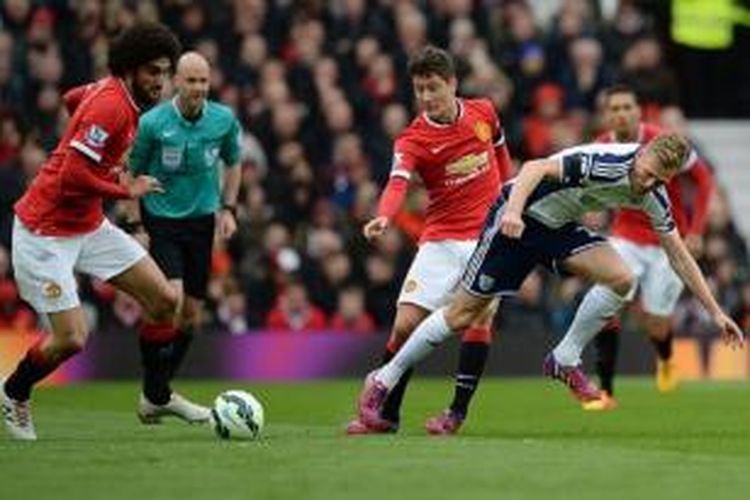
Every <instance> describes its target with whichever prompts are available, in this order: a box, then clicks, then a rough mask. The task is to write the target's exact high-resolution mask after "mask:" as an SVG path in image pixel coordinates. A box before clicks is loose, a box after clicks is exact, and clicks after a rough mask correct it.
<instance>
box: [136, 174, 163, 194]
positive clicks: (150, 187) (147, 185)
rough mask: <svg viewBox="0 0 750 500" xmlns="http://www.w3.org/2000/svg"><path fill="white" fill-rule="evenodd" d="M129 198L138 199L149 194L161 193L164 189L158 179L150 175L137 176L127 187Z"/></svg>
mask: <svg viewBox="0 0 750 500" xmlns="http://www.w3.org/2000/svg"><path fill="white" fill-rule="evenodd" d="M128 189H129V190H130V197H131V198H140V197H141V196H144V195H146V194H149V193H163V192H164V188H163V187H162V185H161V182H159V179H157V178H156V177H152V176H150V175H139V176H138V177H136V178H135V179H133V181H132V182H131V183H130V185H129V186H128Z"/></svg>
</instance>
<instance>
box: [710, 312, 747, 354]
mask: <svg viewBox="0 0 750 500" xmlns="http://www.w3.org/2000/svg"><path fill="white" fill-rule="evenodd" d="M714 322H715V323H716V326H718V327H719V333H720V335H721V339H722V340H723V341H724V343H725V344H727V345H729V346H730V347H732V348H733V349H736V348H738V347H742V345H743V344H744V343H745V334H744V333H743V332H742V329H741V328H740V327H739V325H737V323H735V322H734V320H733V319H732V318H730V317H729V316H727V315H726V314H724V313H723V312H722V313H720V314H718V315H717V316H716V317H715V318H714Z"/></svg>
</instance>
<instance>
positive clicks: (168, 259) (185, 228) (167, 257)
mask: <svg viewBox="0 0 750 500" xmlns="http://www.w3.org/2000/svg"><path fill="white" fill-rule="evenodd" d="M141 212H142V215H143V225H144V227H145V228H146V231H147V232H148V235H149V239H150V244H149V252H150V253H151V256H152V257H153V258H154V260H155V261H156V263H157V264H158V265H159V267H160V268H161V270H162V271H164V274H166V276H167V278H169V279H181V280H182V284H183V287H184V290H185V294H187V295H190V296H191V297H195V298H197V299H205V298H206V291H207V288H208V278H209V275H210V273H211V256H212V253H213V242H214V226H215V224H216V219H215V217H214V215H213V214H209V215H202V216H200V217H187V218H183V219H171V218H167V217H157V216H154V215H150V214H148V213H147V212H146V211H145V210H144V209H143V208H142V209H141Z"/></svg>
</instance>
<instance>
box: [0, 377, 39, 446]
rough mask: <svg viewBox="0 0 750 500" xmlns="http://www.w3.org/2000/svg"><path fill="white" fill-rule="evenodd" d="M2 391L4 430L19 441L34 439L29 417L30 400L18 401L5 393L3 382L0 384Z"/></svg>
mask: <svg viewBox="0 0 750 500" xmlns="http://www.w3.org/2000/svg"><path fill="white" fill-rule="evenodd" d="M0 391H2V393H3V394H2V399H3V403H2V410H3V422H4V423H5V430H6V431H8V434H10V436H11V437H12V438H13V439H18V440H21V441H35V440H36V432H35V431H34V422H33V421H32V419H31V400H26V401H18V400H15V399H13V398H11V397H10V396H8V395H7V394H6V393H5V384H3V385H2V386H0Z"/></svg>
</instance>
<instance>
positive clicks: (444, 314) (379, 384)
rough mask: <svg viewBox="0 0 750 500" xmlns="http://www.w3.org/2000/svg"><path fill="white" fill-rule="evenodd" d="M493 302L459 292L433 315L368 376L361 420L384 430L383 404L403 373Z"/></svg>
mask: <svg viewBox="0 0 750 500" xmlns="http://www.w3.org/2000/svg"><path fill="white" fill-rule="evenodd" d="M492 300H493V299H492V297H481V296H475V295H470V294H469V293H468V292H466V291H464V290H459V291H458V292H457V293H456V295H455V296H454V298H453V299H452V300H451V303H450V304H449V305H448V306H446V307H442V308H440V309H438V310H437V311H435V312H433V313H432V314H430V315H429V316H428V317H427V318H426V319H425V320H424V321H423V322H422V323H420V325H419V326H418V327H417V329H416V330H415V331H414V332H413V333H412V335H411V336H410V337H409V339H408V340H407V341H406V342H405V343H404V345H403V346H401V349H399V350H398V352H397V353H396V355H395V356H394V357H393V359H391V360H390V361H389V362H388V363H387V364H386V365H384V366H383V367H382V368H380V369H379V370H377V371H376V372H373V373H372V374H371V375H370V376H368V379H367V380H366V382H365V388H364V390H363V392H362V394H361V396H360V399H359V417H360V420H361V421H362V422H363V423H364V424H365V425H366V426H368V427H370V428H373V429H377V428H380V427H383V426H384V425H385V422H384V421H383V419H382V418H381V417H380V412H381V411H382V407H383V404H384V402H385V399H386V397H387V396H388V393H389V392H390V391H391V390H392V389H393V387H395V385H396V384H397V383H398V381H399V379H400V378H401V376H402V375H403V374H404V372H405V371H406V370H408V369H409V368H412V367H413V366H415V365H416V364H417V363H418V362H419V361H420V360H422V359H423V358H425V357H426V356H427V355H428V354H429V353H431V352H432V351H433V350H434V349H435V348H436V347H437V346H438V345H440V344H441V343H442V342H443V341H444V340H446V339H447V338H448V337H450V336H452V335H454V334H456V333H457V332H461V331H463V330H464V329H466V328H468V327H469V326H470V325H471V324H472V323H474V322H475V321H477V320H478V319H479V318H480V317H481V315H482V314H483V312H484V310H485V309H486V308H487V307H488V305H489V304H490V303H492Z"/></svg>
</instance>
